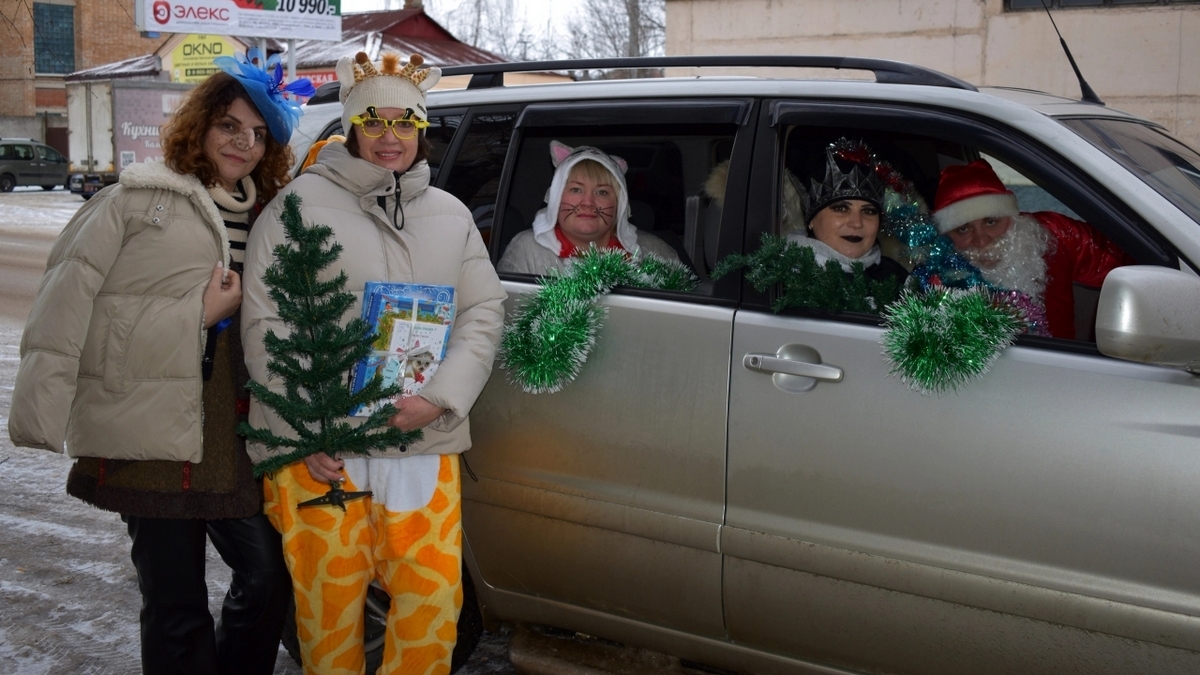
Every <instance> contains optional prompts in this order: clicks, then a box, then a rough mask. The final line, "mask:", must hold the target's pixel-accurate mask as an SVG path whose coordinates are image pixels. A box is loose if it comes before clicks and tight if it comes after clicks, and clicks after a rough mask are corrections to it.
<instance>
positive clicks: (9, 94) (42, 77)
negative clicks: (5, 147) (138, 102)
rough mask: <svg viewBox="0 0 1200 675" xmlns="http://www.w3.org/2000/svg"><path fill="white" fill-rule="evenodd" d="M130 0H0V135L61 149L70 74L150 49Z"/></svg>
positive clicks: (154, 41) (151, 41) (153, 43)
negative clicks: (135, 21) (66, 83)
mask: <svg viewBox="0 0 1200 675" xmlns="http://www.w3.org/2000/svg"><path fill="white" fill-rule="evenodd" d="M132 12H133V2H132V0H42V1H37V0H0V137H4V136H20V137H26V138H34V139H37V140H44V141H45V142H46V143H48V144H49V145H51V146H53V147H54V148H55V149H57V150H59V151H60V152H62V153H64V154H66V152H67V92H66V88H65V86H64V83H63V77H64V76H65V75H67V74H68V73H72V72H75V71H77V70H81V69H84V68H92V67H94V66H99V65H101V64H105V63H110V62H113V61H120V60H122V59H127V58H129V57H132V56H138V55H143V54H148V53H151V52H153V51H154V50H155V49H157V48H158V47H159V45H161V44H162V43H163V41H164V40H165V39H166V36H165V35H164V36H161V37H153V38H147V37H142V36H141V34H139V33H138V31H137V30H136V29H135V28H134V25H133V16H132V14H131V13H132Z"/></svg>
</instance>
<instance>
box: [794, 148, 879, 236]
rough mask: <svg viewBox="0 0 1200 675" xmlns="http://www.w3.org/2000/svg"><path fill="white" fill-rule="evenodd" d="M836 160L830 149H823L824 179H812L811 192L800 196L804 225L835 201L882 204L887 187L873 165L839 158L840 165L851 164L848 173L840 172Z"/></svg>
mask: <svg viewBox="0 0 1200 675" xmlns="http://www.w3.org/2000/svg"><path fill="white" fill-rule="evenodd" d="M838 159H839V157H838V154H837V153H836V152H835V148H834V147H833V146H830V147H828V148H826V149H825V178H824V179H823V180H821V181H819V182H818V181H817V180H816V179H812V180H811V181H810V183H811V189H809V191H808V194H807V195H805V196H804V219H805V222H808V221H811V220H812V218H813V216H815V215H816V214H817V212H818V211H820V210H821V209H823V208H825V207H826V206H828V205H830V204H832V203H833V202H836V201H838V200H839V199H863V200H866V201H869V202H873V203H874V204H876V205H877V206H880V205H882V204H883V197H884V193H885V191H886V190H887V184H885V183H884V182H883V179H881V178H880V177H879V176H878V175H877V174H876V172H875V168H874V166H873V165H866V164H861V163H859V162H856V161H854V160H852V159H843V160H842V161H843V162H845V163H847V164H851V165H852V168H851V169H850V170H849V171H845V172H844V171H842V168H841V167H840V166H839V165H838ZM872 164H873V163H872Z"/></svg>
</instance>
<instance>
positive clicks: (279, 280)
mask: <svg viewBox="0 0 1200 675" xmlns="http://www.w3.org/2000/svg"><path fill="white" fill-rule="evenodd" d="M280 220H281V221H282V222H283V228H284V232H285V233H286V243H283V244H280V245H279V246H276V247H275V251H274V252H275V263H274V264H272V265H271V266H270V267H268V268H267V270H266V271H265V272H264V273H263V282H264V283H265V284H266V286H267V288H269V289H270V296H271V299H272V300H274V301H275V303H276V305H277V306H278V308H279V317H280V318H281V319H283V322H284V323H286V324H287V326H288V328H290V329H291V330H290V334H289V335H288V336H287V337H285V338H281V337H279V336H277V335H276V334H275V332H274V331H267V334H266V336H265V337H264V338H263V344H264V346H265V347H266V350H267V353H268V354H270V355H271V360H270V361H269V362H268V363H267V370H268V371H270V373H271V375H273V376H275V377H278V378H280V379H281V380H282V381H283V386H284V393H282V394H279V393H276V392H273V391H271V390H270V389H268V388H267V387H266V385H265V384H264V383H261V382H254V381H251V382H250V383H249V385H248V387H249V389H250V393H251V394H253V395H254V398H256V399H258V401H259V402H260V403H261V404H262V405H264V406H266V407H268V408H270V409H271V410H273V411H275V413H276V414H277V415H278V416H279V417H280V418H281V419H282V420H283V421H284V422H286V423H287V424H288V426H289V427H291V429H292V430H293V431H294V432H295V437H294V438H291V437H286V436H280V435H278V434H275V433H274V432H272V431H271V430H270V429H269V428H261V429H260V428H257V427H252V426H250V425H249V424H247V423H245V422H242V424H241V425H240V426H239V427H238V433H240V434H242V435H243V436H245V437H246V439H247V440H250V441H256V442H259V443H262V444H263V445H266V446H267V447H271V448H288V449H289V452H287V453H285V454H282V455H276V456H274V457H271V458H269V459H267V460H265V461H263V462H260V463H258V464H256V465H255V466H254V475H255V476H261V475H263V474H265V473H269V472H271V471H275V470H276V469H279V468H281V467H283V466H286V465H288V464H291V463H292V462H295V461H298V460H301V459H304V458H305V457H307V456H309V455H312V454H316V453H318V452H324V453H326V454H328V455H329V456H330V457H336V456H337V455H338V454H339V453H343V454H358V455H366V454H369V453H370V452H371V451H373V450H383V449H387V448H394V447H397V446H401V445H408V444H410V443H414V442H416V441H417V440H420V438H421V436H422V434H421V431H420V430H419V429H418V430H416V431H401V430H399V429H397V428H395V427H390V426H388V425H387V421H388V419H389V418H390V417H392V416H393V415H395V414H396V407H395V406H394V405H392V404H391V403H388V404H387V405H384V406H382V407H381V408H380V409H379V410H377V411H375V412H374V413H373V414H371V416H370V417H367V418H366V419H365V420H363V422H362V423H361V424H357V425H352V424H350V423H349V418H348V415H349V413H350V411H351V410H353V409H355V408H357V407H358V406H360V405H370V404H373V403H375V402H377V401H382V400H389V401H390V400H391V399H393V398H394V397H396V396H397V395H399V394H400V393H401V387H400V386H398V385H396V386H391V387H384V386H383V385H382V380H381V379H380V377H379V376H378V375H376V376H375V379H374V380H372V381H371V382H370V383H369V384H368V385H367V386H366V387H364V388H362V389H361V390H359V391H358V392H355V393H351V392H350V387H349V386H348V385H347V374H348V373H349V372H350V369H351V368H353V367H354V365H355V364H356V363H358V361H359V360H360V359H362V358H363V357H364V356H366V355H367V354H369V353H370V352H371V340H372V337H373V336H372V331H371V326H370V325H368V324H367V322H366V321H363V320H362V319H357V318H356V319H352V320H351V321H350V322H349V323H347V324H346V325H345V326H342V325H341V320H342V316H343V314H344V313H345V312H346V310H348V309H349V308H350V307H352V306H353V305H354V301H355V298H354V295H353V294H352V293H347V292H346V291H345V288H346V273H345V272H341V273H339V274H338V275H337V276H336V277H334V278H333V279H331V280H329V281H321V280H320V278H319V273H320V272H321V270H323V269H325V268H326V267H329V266H330V265H332V264H333V263H334V261H336V260H337V259H338V256H339V255H341V252H342V246H341V244H337V243H335V244H333V245H331V246H328V247H327V246H326V242H327V241H328V239H329V237H330V236H331V235H332V234H333V230H332V229H330V228H329V227H326V226H324V225H315V224H314V225H305V224H304V221H303V219H302V217H301V214H300V197H299V196H297V195H296V194H294V193H293V194H289V195H288V196H287V197H285V198H284V200H283V213H282V214H281V216H280ZM343 508H344V507H343Z"/></svg>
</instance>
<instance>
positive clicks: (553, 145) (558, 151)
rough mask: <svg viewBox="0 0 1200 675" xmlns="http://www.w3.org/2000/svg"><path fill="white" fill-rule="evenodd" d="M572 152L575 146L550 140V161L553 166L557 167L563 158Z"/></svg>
mask: <svg viewBox="0 0 1200 675" xmlns="http://www.w3.org/2000/svg"><path fill="white" fill-rule="evenodd" d="M572 152H575V148H572V147H571V146H569V145H565V144H563V143H560V142H558V141H550V161H552V162H553V163H554V167H555V168H558V165H559V164H562V163H563V160H564V159H566V158H567V157H570V156H571V153H572Z"/></svg>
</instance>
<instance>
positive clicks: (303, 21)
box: [135, 0, 342, 40]
mask: <svg viewBox="0 0 1200 675" xmlns="http://www.w3.org/2000/svg"><path fill="white" fill-rule="evenodd" d="M136 14H137V16H136V17H135V18H136V20H137V25H138V29H139V30H143V31H151V32H167V33H207V34H215V35H241V36H252V37H268V38H277V39H280V40H287V39H293V38H295V39H302V40H341V39H342V6H341V0H137V12H136Z"/></svg>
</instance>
